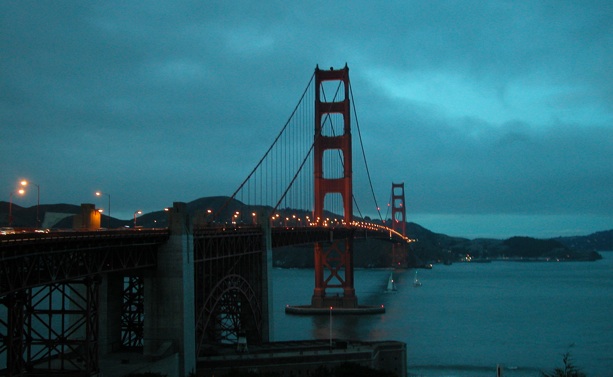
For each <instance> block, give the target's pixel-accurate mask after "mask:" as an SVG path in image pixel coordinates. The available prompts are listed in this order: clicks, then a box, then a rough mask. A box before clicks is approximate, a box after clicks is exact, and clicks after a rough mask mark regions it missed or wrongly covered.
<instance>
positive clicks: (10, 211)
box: [9, 189, 26, 226]
mask: <svg viewBox="0 0 613 377" xmlns="http://www.w3.org/2000/svg"><path fill="white" fill-rule="evenodd" d="M25 193H26V190H24V189H19V190H17V191H11V193H10V194H9V226H13V195H14V194H19V195H21V196H23V195H24V194H25Z"/></svg>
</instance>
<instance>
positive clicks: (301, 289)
mask: <svg viewBox="0 0 613 377" xmlns="http://www.w3.org/2000/svg"><path fill="white" fill-rule="evenodd" d="M602 254H603V256H604V259H603V260H601V261H598V262H567V263H538V262H535V263H521V262H493V263H487V264H471V263H456V264H453V265H451V266H443V265H436V266H435V267H434V268H433V269H432V270H419V271H418V274H419V278H420V280H421V281H422V283H423V285H422V287H420V288H414V287H413V278H414V274H415V271H414V270H405V271H398V270H397V271H395V272H394V276H395V280H396V283H397V288H398V290H397V291H396V292H395V293H384V289H385V286H386V284H387V278H388V276H389V274H390V270H383V269H378V270H357V271H356V279H355V280H356V283H355V288H356V293H357V295H358V298H359V302H360V303H361V304H370V305H380V304H383V305H385V307H386V313H385V314H382V315H372V316H334V317H333V318H332V337H334V338H345V339H359V340H400V341H403V342H405V343H406V344H407V358H408V360H407V362H408V366H409V372H410V374H411V375H415V376H462V377H463V376H476V377H478V376H494V375H495V370H496V365H497V364H501V365H503V366H504V368H505V369H504V374H503V375H504V376H517V377H522V376H539V375H540V371H547V372H549V371H552V370H553V368H554V367H559V366H562V356H561V355H562V354H563V353H565V352H567V351H570V352H571V355H572V357H573V360H574V363H575V364H576V365H577V366H579V367H580V368H581V369H582V370H583V371H584V372H586V373H587V375H588V376H589V377H598V376H602V377H609V376H611V377H613V252H603V253H602ZM273 281H274V287H273V292H274V293H273V294H274V303H275V308H274V309H275V310H274V328H273V331H274V333H273V338H274V340H301V339H328V337H329V336H330V335H329V334H330V333H329V332H330V322H329V316H314V317H302V316H292V315H286V314H285V312H284V306H285V305H286V304H289V305H302V304H308V303H310V300H311V295H312V293H313V286H314V277H313V270H296V269H293V270H284V269H275V270H274V272H273Z"/></svg>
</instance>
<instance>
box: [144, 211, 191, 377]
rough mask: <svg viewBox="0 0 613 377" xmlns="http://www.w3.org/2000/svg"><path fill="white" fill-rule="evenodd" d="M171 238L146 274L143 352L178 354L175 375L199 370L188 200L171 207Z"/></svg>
mask: <svg viewBox="0 0 613 377" xmlns="http://www.w3.org/2000/svg"><path fill="white" fill-rule="evenodd" d="M168 220H169V229H170V238H169V240H168V242H166V244H165V245H164V246H162V247H161V248H160V249H159V251H158V261H157V269H156V270H155V271H151V272H148V273H147V274H146V275H145V281H144V286H145V298H144V306H145V321H144V341H143V343H144V350H143V352H144V355H145V356H148V357H151V358H152V359H153V360H162V359H166V358H168V359H170V356H173V355H177V357H178V365H177V368H176V370H175V371H160V372H164V373H168V375H174V376H179V377H183V376H187V375H188V374H189V373H191V372H194V373H195V372H196V335H195V334H196V321H195V306H194V242H193V235H192V228H191V224H190V220H189V216H188V214H187V206H186V204H185V203H177V202H175V203H174V204H173V207H172V208H171V209H170V210H169V219H168Z"/></svg>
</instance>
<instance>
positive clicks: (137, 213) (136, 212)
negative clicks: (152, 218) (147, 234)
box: [134, 209, 143, 228]
mask: <svg viewBox="0 0 613 377" xmlns="http://www.w3.org/2000/svg"><path fill="white" fill-rule="evenodd" d="M141 213H143V211H141V210H140V209H139V210H138V211H134V228H136V215H140V214H141Z"/></svg>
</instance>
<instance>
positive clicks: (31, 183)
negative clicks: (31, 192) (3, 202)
mask: <svg viewBox="0 0 613 377" xmlns="http://www.w3.org/2000/svg"><path fill="white" fill-rule="evenodd" d="M20 183H21V185H22V186H23V187H26V186H27V185H34V186H36V227H37V228H40V210H39V209H40V186H39V185H37V184H36V183H33V182H29V181H27V180H25V179H24V180H22V181H21V182H20Z"/></svg>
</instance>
